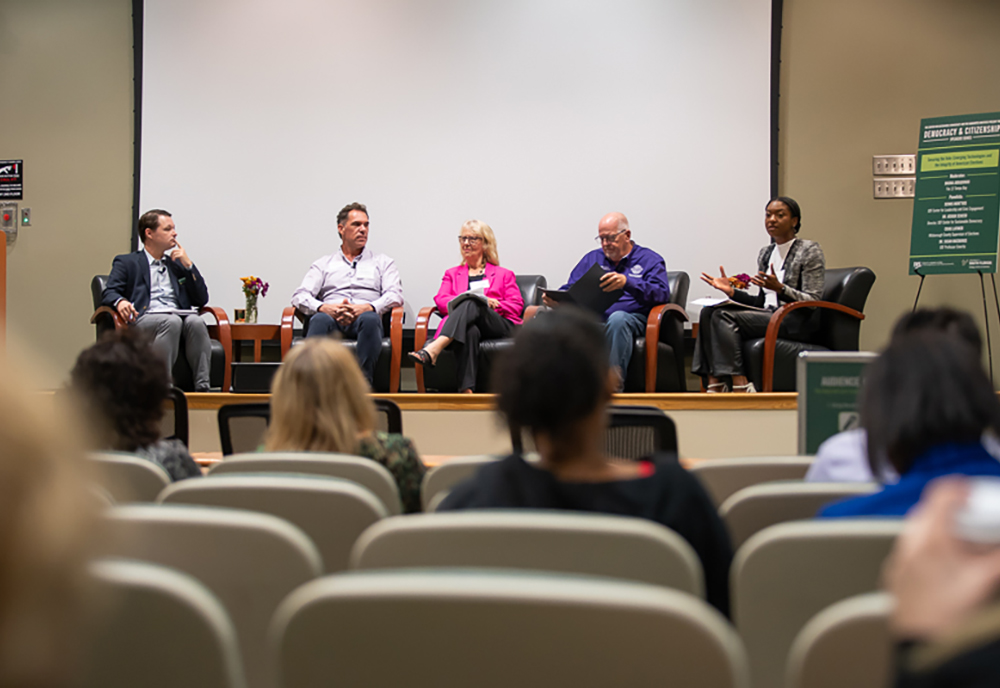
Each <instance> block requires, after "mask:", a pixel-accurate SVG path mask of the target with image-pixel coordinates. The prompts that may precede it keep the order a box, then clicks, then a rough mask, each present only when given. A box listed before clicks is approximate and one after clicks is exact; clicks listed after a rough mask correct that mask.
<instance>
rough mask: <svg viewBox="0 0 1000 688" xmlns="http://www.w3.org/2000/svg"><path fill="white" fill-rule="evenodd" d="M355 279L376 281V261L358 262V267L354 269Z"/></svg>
mask: <svg viewBox="0 0 1000 688" xmlns="http://www.w3.org/2000/svg"><path fill="white" fill-rule="evenodd" d="M354 279H356V280H357V281H359V282H367V283H368V284H371V283H372V282H374V281H375V261H369V262H365V263H358V267H357V268H356V269H355V271H354Z"/></svg>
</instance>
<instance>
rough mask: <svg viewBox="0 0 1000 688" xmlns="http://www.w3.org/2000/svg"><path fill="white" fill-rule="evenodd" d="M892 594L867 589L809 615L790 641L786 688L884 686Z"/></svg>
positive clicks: (888, 674) (889, 652) (889, 658)
mask: <svg viewBox="0 0 1000 688" xmlns="http://www.w3.org/2000/svg"><path fill="white" fill-rule="evenodd" d="M892 605H893V601H892V596H891V595H889V594H887V593H879V592H875V593H869V594H867V595H858V596H857V597H850V598H848V599H846V600H842V601H840V602H837V603H836V604H833V605H831V606H829V607H827V608H826V609H824V610H823V611H821V612H820V613H819V614H817V615H816V616H814V617H813V618H812V620H810V621H809V623H807V624H806V626H805V628H803V629H802V632H801V633H799V635H798V637H797V638H796V639H795V642H794V643H793V644H792V649H791V652H790V653H789V658H788V673H787V677H788V678H787V682H786V685H787V686H788V688H840V687H841V686H850V688H886V687H887V686H889V685H890V680H891V677H892V670H893V640H892V636H891V634H890V633H889V614H890V612H891V611H892Z"/></svg>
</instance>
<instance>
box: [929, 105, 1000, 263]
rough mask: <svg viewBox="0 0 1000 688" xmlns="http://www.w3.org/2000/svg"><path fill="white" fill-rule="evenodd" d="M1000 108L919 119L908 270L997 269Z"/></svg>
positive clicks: (999, 205)
mask: <svg viewBox="0 0 1000 688" xmlns="http://www.w3.org/2000/svg"><path fill="white" fill-rule="evenodd" d="M998 193H1000V112H992V113H987V114H982V115H961V116H957V117H935V118H932V119H923V120H921V121H920V146H919V148H918V150H917V186H916V191H915V198H914V200H913V230H912V232H911V235H910V274H911V275H915V274H916V275H935V274H951V273H976V272H990V273H992V272H996V269H997V236H998V226H1000V204H998V198H997V194H998Z"/></svg>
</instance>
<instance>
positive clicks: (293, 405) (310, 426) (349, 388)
mask: <svg viewBox="0 0 1000 688" xmlns="http://www.w3.org/2000/svg"><path fill="white" fill-rule="evenodd" d="M374 429H375V405H374V404H373V403H372V400H371V399H370V398H369V397H368V383H367V381H366V380H365V377H364V375H362V373H361V369H360V368H359V367H358V363H357V361H356V360H355V359H354V354H352V353H351V352H350V351H348V350H347V349H346V348H345V347H344V346H343V345H342V344H340V343H339V342H337V341H335V340H333V339H330V338H329V337H312V338H309V339H306V340H305V341H304V342H303V343H301V344H299V345H298V346H296V347H295V348H294V349H292V351H291V353H290V354H289V355H288V357H287V358H286V359H285V362H284V363H282V364H281V367H280V368H279V369H278V374H277V375H275V377H274V384H273V385H272V387H271V424H270V426H269V428H268V431H267V440H266V442H265V443H264V446H265V448H266V449H267V450H268V451H325V452H341V453H347V454H351V453H354V452H355V451H356V449H357V444H358V438H359V437H360V436H362V435H365V434H367V433H370V432H371V431H372V430H374Z"/></svg>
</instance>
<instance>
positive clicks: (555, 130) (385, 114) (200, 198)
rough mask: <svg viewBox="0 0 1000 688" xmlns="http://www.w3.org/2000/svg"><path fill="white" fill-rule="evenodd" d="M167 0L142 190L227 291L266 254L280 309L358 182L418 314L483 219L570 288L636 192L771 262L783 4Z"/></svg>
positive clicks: (700, 253) (672, 216) (665, 240)
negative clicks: (773, 63)
mask: <svg viewBox="0 0 1000 688" xmlns="http://www.w3.org/2000/svg"><path fill="white" fill-rule="evenodd" d="M145 7H146V9H145V29H144V31H145V50H144V69H143V76H144V96H143V131H142V158H143V162H142V187H141V192H142V201H141V206H142V208H143V209H148V208H151V207H163V208H167V209H169V210H170V211H172V212H173V213H174V219H175V220H176V222H177V228H178V234H179V237H178V238H179V240H180V242H181V243H182V244H183V245H184V246H185V247H186V248H187V250H188V252H189V253H190V255H191V256H192V258H193V259H194V260H195V261H196V262H197V263H198V265H199V267H200V269H201V271H202V272H203V273H204V274H205V276H206V279H207V280H208V283H209V288H210V291H211V295H212V299H211V300H212V303H213V304H215V305H220V306H223V307H225V308H226V309H227V310H230V311H231V310H232V309H233V308H236V307H240V306H241V305H242V295H241V293H240V284H239V280H238V278H239V277H241V276H243V275H248V274H251V273H252V274H254V275H257V276H262V277H263V278H264V279H265V280H266V281H269V282H270V283H271V288H272V290H273V291H272V292H271V293H270V294H269V295H268V297H267V299H265V300H264V301H263V302H262V303H261V313H260V315H261V320H262V321H263V322H277V320H278V317H279V314H280V310H281V308H282V307H284V306H285V305H287V303H288V300H289V298H290V296H291V293H292V291H293V290H294V289H295V287H296V286H298V283H299V281H300V280H301V278H302V276H303V275H304V274H305V271H306V269H307V267H308V266H309V264H310V263H311V262H312V261H313V260H315V259H316V258H318V257H319V256H320V255H323V254H326V253H330V252H333V251H334V250H336V247H337V245H338V243H339V242H338V240H337V236H336V229H335V220H334V217H335V215H336V212H337V210H339V208H340V207H342V206H343V205H345V204H347V203H349V202H351V201H355V200H357V201H361V202H363V203H366V204H368V206H369V211H370V216H371V223H372V225H371V236H370V239H369V245H370V246H371V247H372V248H374V249H375V250H378V251H382V252H385V253H388V254H389V255H391V256H393V257H394V258H395V259H396V262H397V264H398V266H399V268H400V272H401V274H402V277H403V287H404V291H405V295H406V300H407V309H408V311H409V312H410V314H411V316H410V317H408V323H409V325H412V323H413V321H414V318H412V313H413V312H415V311H416V310H418V309H419V308H420V307H421V306H424V305H428V304H429V303H430V302H431V298H432V297H433V295H434V293H435V292H436V290H437V287H438V285H439V281H440V277H441V274H442V272H443V271H444V269H445V268H447V267H449V266H451V265H454V264H457V262H458V247H457V241H456V238H455V237H456V236H457V234H458V230H459V227H460V226H461V224H462V222H463V221H465V220H467V219H470V218H478V219H480V220H483V221H485V222H487V223H489V224H490V225H491V226H492V227H493V228H494V230H495V231H496V233H497V236H498V241H499V247H500V257H501V262H502V264H504V265H505V266H508V267H510V268H511V269H513V270H514V271H515V272H518V273H541V274H544V275H546V277H547V278H548V279H549V282H550V284H555V285H556V286H558V285H559V284H561V283H562V282H563V281H564V280H565V278H566V277H567V276H568V274H569V271H570V269H571V268H572V266H573V265H574V264H575V262H576V261H577V260H578V259H579V258H580V256H581V255H582V254H583V253H585V252H586V251H588V250H591V249H593V248H596V244H595V243H594V242H593V237H594V236H595V235H596V233H597V222H598V220H599V219H600V217H601V216H602V215H604V214H605V213H607V212H609V211H613V210H619V211H622V212H625V213H626V214H627V215H628V216H629V219H630V221H631V224H632V228H633V235H634V238H635V239H636V240H637V241H638V242H639V243H641V244H644V245H648V246H650V247H652V248H654V249H656V250H658V251H659V252H661V253H662V254H664V256H665V257H666V259H667V264H668V268H669V269H676V270H687V271H688V272H690V273H692V276H694V275H695V274H696V273H698V272H700V271H702V270H715V269H717V266H718V265H719V264H720V263H721V264H725V265H726V266H727V268H728V269H729V270H731V271H733V272H741V271H746V272H750V271H752V270H753V268H754V259H755V256H756V254H757V249H758V248H759V246H760V245H762V244H763V243H765V242H766V240H767V237H766V234H765V232H764V230H763V222H762V218H763V206H764V203H765V201H766V200H767V195H768V179H769V176H768V150H769V148H768V142H769V119H768V116H769V115H768V113H769V109H768V108H769V70H770V15H771V3H770V0H700V1H698V0H673V1H666V0H620V1H618V2H574V1H572V0H540V1H538V0H536V1H532V0H512V1H504V2H473V1H471V0H468V1H466V0H429V1H420V2H418V1H416V0H367V1H361V0H340V1H321V0H286V1H285V2H282V3H276V2H273V1H270V0H214V1H213V2H203V0H146V5H145ZM692 291H693V293H692V298H695V297H697V296H699V295H703V294H704V293H706V290H703V289H701V286H700V285H699V286H697V287H695V288H694V289H693V290H692Z"/></svg>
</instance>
